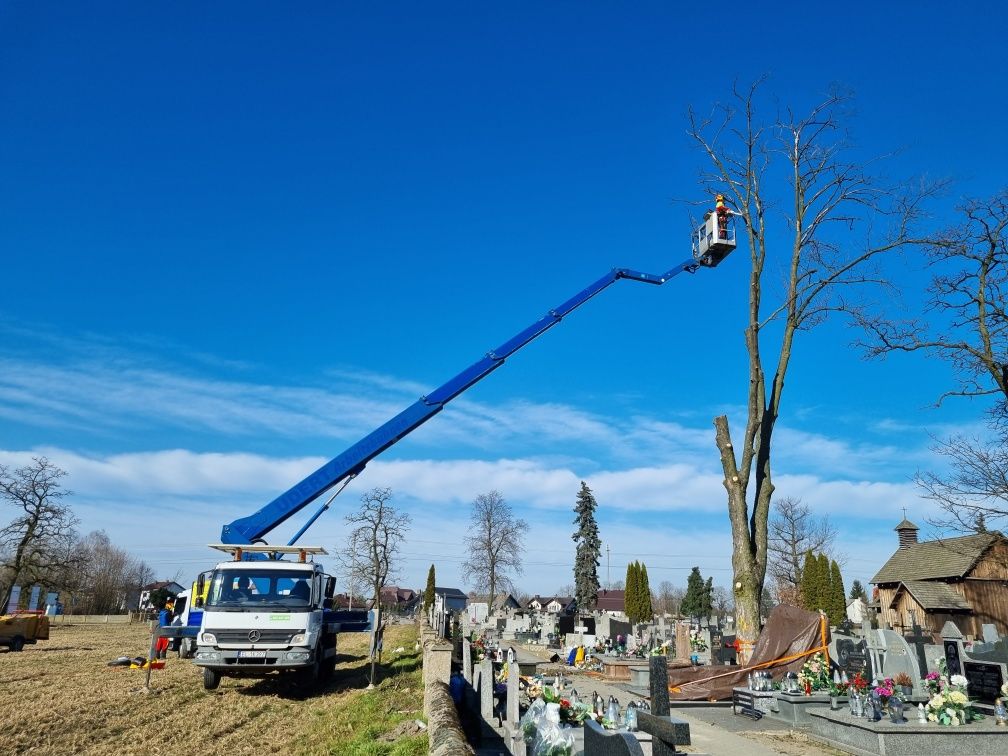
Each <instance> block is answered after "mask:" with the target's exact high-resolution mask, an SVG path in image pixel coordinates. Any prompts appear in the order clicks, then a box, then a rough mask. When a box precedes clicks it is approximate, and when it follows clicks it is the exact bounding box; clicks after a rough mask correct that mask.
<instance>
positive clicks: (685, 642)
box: [675, 622, 693, 660]
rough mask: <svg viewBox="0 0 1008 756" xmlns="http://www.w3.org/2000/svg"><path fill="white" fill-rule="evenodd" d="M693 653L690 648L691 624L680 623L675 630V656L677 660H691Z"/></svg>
mask: <svg viewBox="0 0 1008 756" xmlns="http://www.w3.org/2000/svg"><path fill="white" fill-rule="evenodd" d="M692 653H693V650H692V648H690V623H689V622H679V623H677V624H676V628H675V655H676V658H677V659H686V660H689V658H690V654H692Z"/></svg>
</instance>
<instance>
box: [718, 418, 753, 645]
mask: <svg viewBox="0 0 1008 756" xmlns="http://www.w3.org/2000/svg"><path fill="white" fill-rule="evenodd" d="M714 426H715V428H716V436H715V439H716V442H717V447H718V450H719V451H720V452H721V467H722V469H723V470H724V475H725V479H724V487H725V490H726V491H727V492H728V515H729V519H730V521H731V529H732V545H733V549H732V570H733V572H734V577H735V582H734V585H733V586H732V590H733V592H734V594H735V633H736V638H737V639H738V642H739V664H745V663H747V662H748V661H749V657H750V655H751V654H752V647H753V645H754V644H755V643H756V638H757V637H758V636H759V632H760V596H761V595H762V592H763V577H764V574H763V573H764V571H765V560H764V562H763V564H764V570H761V569H760V560H759V559H757V553H756V550H755V540H754V539H753V536H752V533H751V531H750V529H749V527H750V522H749V516H748V515H749V512H748V507H747V506H746V500H745V486H744V484H743V483H742V481H741V480H740V476H739V471H738V467H737V464H736V461H735V450H734V448H733V446H732V441H731V432H730V430H729V428H728V418H727V417H725V416H724V415H722V416H720V417H717V418H715V419H714Z"/></svg>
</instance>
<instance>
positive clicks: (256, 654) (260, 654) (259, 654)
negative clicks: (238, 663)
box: [238, 651, 266, 659]
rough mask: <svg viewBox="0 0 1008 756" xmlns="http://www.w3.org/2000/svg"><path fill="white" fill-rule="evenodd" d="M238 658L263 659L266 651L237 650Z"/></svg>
mask: <svg viewBox="0 0 1008 756" xmlns="http://www.w3.org/2000/svg"><path fill="white" fill-rule="evenodd" d="M238 658H239V659H265V658H266V652H265V651H239V652H238Z"/></svg>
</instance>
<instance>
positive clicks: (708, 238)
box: [186, 213, 736, 690]
mask: <svg viewBox="0 0 1008 756" xmlns="http://www.w3.org/2000/svg"><path fill="white" fill-rule="evenodd" d="M722 216H723V213H722ZM732 220H733V218H731V217H730V216H729V218H728V221H729V223H728V228H727V229H726V228H725V225H726V224H725V219H724V218H723V217H722V218H721V219H720V221H719V219H718V217H717V216H716V215H715V214H714V213H709V214H708V215H707V217H706V218H705V219H704V222H703V223H702V224H701V225H700V226H699V227H698V228H697V229H696V231H695V233H694V237H693V244H692V247H693V254H692V256H691V257H689V258H687V259H686V260H684V261H683V262H681V263H679V264H678V265H675V266H673V267H672V268H670V269H669V270H667V271H665V272H664V273H661V274H651V273H642V272H639V271H636V270H630V269H628V268H615V269H613V270H611V271H609V272H608V273H606V274H605V275H604V276H602V277H601V278H600V279H598V280H597V281H595V282H594V283H592V284H591V285H590V286H588V287H587V288H585V289H583V290H581V291H580V292H578V293H577V294H575V295H574V296H573V297H571V298H570V299H568V300H567V301H565V302H563V303H562V304H560V305H559V306H558V307H556V308H554V309H552V310H550V311H549V312H547V313H546V314H545V315H543V316H542V317H541V318H540V319H539V320H537V321H536V322H535V323H533V324H532V325H530V326H528V327H527V328H525V329H524V330H522V331H520V332H519V333H517V334H516V335H515V336H513V337H512V338H510V339H509V340H507V341H505V342H504V343H503V344H501V345H500V346H498V347H497V348H496V349H494V350H492V351H490V352H488V353H487V354H486V355H485V356H484V357H483V358H482V359H480V360H478V361H477V362H475V363H473V364H472V365H470V366H469V367H468V368H466V369H465V370H463V371H462V372H461V373H459V374H458V375H456V376H455V377H453V378H451V379H450V380H449V381H447V382H446V383H444V384H443V385H442V386H439V387H438V388H436V389H435V390H434V391H433V392H431V393H430V394H428V395H426V396H423V397H421V398H420V399H419V400H417V401H416V402H415V403H414V404H412V405H411V406H409V407H407V408H406V409H405V410H403V411H402V412H400V413H399V414H398V415H396V416H395V417H393V418H392V419H391V420H389V421H388V422H386V423H385V424H383V425H381V426H380V427H378V428H377V429H375V430H374V431H372V432H371V433H369V434H368V435H367V436H365V437H364V438H362V439H361V440H360V441H358V442H357V443H355V444H353V445H352V446H351V447H350V448H348V449H347V450H346V451H344V452H343V453H342V454H340V455H339V456H337V457H335V458H333V459H332V460H330V461H329V462H327V463H326V464H324V465H323V466H322V467H320V468H319V469H318V470H316V471H315V472H313V473H311V474H310V475H309V476H308V477H306V478H305V479H304V480H302V481H300V482H299V483H297V484H295V485H294V486H292V487H291V488H290V489H289V490H287V491H285V492H284V493H282V494H280V495H279V496H278V497H276V499H274V500H273V501H271V502H270V503H269V504H267V505H266V506H264V507H263V508H262V509H260V510H259V511H258V512H255V513H254V514H251V515H249V516H248V517H243V518H240V519H238V520H235V521H234V522H230V523H228V524H226V525H225V526H224V527H223V529H222V531H221V543H220V544H214V545H212V548H216V549H219V550H221V551H225V552H227V553H229V554H231V556H232V559H231V561H227V562H222V563H220V564H218V565H217V566H216V567H215V568H214V569H213V571H212V572H210V573H204V574H203V575H201V576H200V577H199V578H198V579H197V581H196V584H195V585H194V590H193V592H192V594H191V595H190V597H189V598H190V601H189V602H188V603H189V605H190V606H189V607H188V609H187V617H188V622H187V624H188V627H187V628H186V630H187V631H189V632H190V635H192V634H195V635H196V644H195V645H196V648H195V656H194V661H195V664H197V665H198V666H200V667H202V668H203V682H204V687H205V688H207V689H208V690H213V689H214V688H216V687H217V686H218V685H219V684H220V681H221V677H225V676H233V677H239V676H251V677H261V676H265V675H267V674H271V673H275V672H285V671H293V672H300V673H301V674H302V675H303V676H304V677H306V678H307V679H308V680H312V681H313V680H317V679H319V678H324V677H326V676H328V675H329V674H331V673H332V671H333V669H334V668H335V659H336V637H337V633H338V632H365V631H368V630H370V629H371V619H370V618H369V616H368V614H367V613H366V612H364V611H360V610H357V611H352V610H351V611H335V610H333V608H332V602H333V594H334V591H335V585H336V581H335V579H334V578H333V577H331V576H329V575H326V574H325V573H324V572H323V570H322V568H321V566H320V565H318V564H317V563H314V562H312V561H311V558H313V557H314V556H315V555H318V554H324V553H325V552H324V551H323V550H322V549H321V548H318V547H300V546H295V545H294V544H295V543H296V542H297V540H298V539H299V538H300V537H301V536H302V535H303V534H304V532H305V531H306V530H307V529H308V528H309V527H311V525H312V524H313V523H314V522H315V521H316V520H317V519H318V518H319V517H320V516H321V515H322V513H323V512H325V510H326V509H328V507H329V505H330V504H331V503H332V500H333V499H334V498H335V496H336V495H338V494H339V493H340V491H342V490H343V489H344V488H345V487H346V486H347V485H348V484H349V483H350V481H352V480H353V479H354V478H356V477H357V476H358V475H360V474H361V472H363V470H364V468H365V466H366V465H367V463H368V462H370V461H371V460H372V459H374V458H375V457H377V456H378V455H379V454H381V453H382V452H383V451H385V450H386V449H388V448H389V447H390V446H392V445H393V444H395V443H396V442H398V441H399V440H400V439H402V438H404V437H405V436H407V435H409V434H410V433H412V432H413V431H414V430H416V429H417V428H419V427H420V426H421V425H422V424H423V423H425V422H427V421H428V420H430V419H431V418H432V417H434V416H435V415H436V414H438V413H439V412H440V411H441V410H442V409H443V408H444V406H445V405H446V404H447V403H448V402H449V401H451V400H452V399H454V398H455V397H456V396H458V395H459V394H461V393H462V392H464V391H466V390H467V389H468V388H470V387H471V386H473V385H474V384H475V383H477V382H478V381H480V380H482V379H483V378H485V377H486V376H487V375H489V374H490V373H491V372H493V371H494V370H496V369H497V368H499V367H500V366H501V365H503V364H504V361H505V360H506V359H507V358H508V357H510V356H511V355H512V354H514V353H515V352H517V351H518V350H519V349H521V348H522V347H523V346H525V345H526V344H528V343H529V342H531V341H532V340H533V339H535V338H537V337H538V336H540V335H542V334H543V333H545V332H546V331H547V330H549V329H550V328H552V327H553V326H555V325H557V324H558V323H559V322H560V321H561V320H563V318H564V317H565V316H566V315H568V314H569V313H571V312H572V311H573V310H575V309H576V308H578V307H580V306H581V305H583V304H584V303H585V302H587V301H588V300H589V299H591V298H592V297H594V296H595V295H596V294H599V293H600V292H602V291H603V290H605V289H606V288H608V287H609V286H610V285H612V284H614V283H616V282H617V281H621V280H627V281H639V282H641V283H647V284H654V285H657V286H661V285H662V284H664V283H665V282H666V281H668V280H669V279H671V278H674V277H675V276H677V275H679V274H680V273H682V272H684V271H685V272H689V273H695V272H696V271H697V270H699V269H700V268H703V267H708V268H713V267H716V266H717V265H718V264H719V263H720V262H721V261H722V260H723V259H724V258H725V257H726V256H727V255H728V254H730V253H731V251H732V250H733V249H735V246H736V245H735V232H734V228H733V227H732V226H733V224H731V221H732ZM336 486H339V488H338V489H337V490H336V492H335V493H334V494H332V496H330V497H329V498H328V499H327V500H326V502H325V503H324V504H322V506H321V507H320V508H319V509H318V510H317V511H316V512H315V513H314V514H313V515H312V516H311V517H310V518H309V519H308V521H307V522H306V523H305V524H304V526H303V527H302V528H301V529H300V530H298V531H297V533H296V534H295V535H294V537H293V538H291V540H290V542H289V543H288V544H287V546H283V547H276V546H270V545H267V544H266V543H265V541H264V540H263V539H264V538H265V536H266V535H267V534H268V533H269V532H270V531H272V530H273V529H274V528H276V527H277V526H279V525H280V524H282V523H283V522H285V521H286V520H287V519H288V518H290V517H292V516H293V515H294V514H296V513H297V512H299V511H301V510H302V509H304V508H305V507H306V506H308V505H309V504H311V503H312V502H313V501H315V500H316V499H318V498H319V497H321V496H322V495H323V494H325V493H326V492H328V491H330V490H331V489H332V488H334V487H336ZM285 555H297V557H298V558H297V560H296V561H294V560H284V559H283V557H284V556H285ZM201 604H202V606H201V607H200V605H201ZM200 608H201V609H202V611H198V609H200ZM196 626H198V629H196ZM193 631H195V632H193Z"/></svg>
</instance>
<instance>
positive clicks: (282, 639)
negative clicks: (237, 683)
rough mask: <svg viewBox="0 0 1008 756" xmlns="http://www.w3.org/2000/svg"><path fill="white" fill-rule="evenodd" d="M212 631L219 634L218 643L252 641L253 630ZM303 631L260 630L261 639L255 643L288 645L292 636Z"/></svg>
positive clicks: (227, 643) (244, 642) (228, 643)
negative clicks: (250, 633) (250, 636)
mask: <svg viewBox="0 0 1008 756" xmlns="http://www.w3.org/2000/svg"><path fill="white" fill-rule="evenodd" d="M211 632H212V633H213V634H214V635H216V636H217V643H218V645H222V646H224V645H230V644H247V643H250V642H252V641H250V640H249V632H252V631H249V630H212V631H211ZM303 632H304V630H259V631H258V633H259V639H258V640H256V641H255V644H256V645H260V644H274V645H276V644H279V645H284V646H287V645H290V639H291V637H292V636H294V635H297V634H298V633H303Z"/></svg>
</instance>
